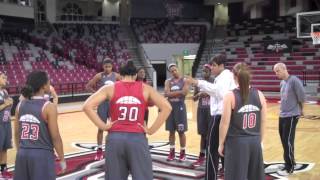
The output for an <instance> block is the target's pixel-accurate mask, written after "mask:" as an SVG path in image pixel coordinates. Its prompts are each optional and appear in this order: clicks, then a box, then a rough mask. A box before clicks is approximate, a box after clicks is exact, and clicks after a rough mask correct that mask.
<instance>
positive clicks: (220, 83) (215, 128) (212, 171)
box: [188, 55, 236, 180]
mask: <svg viewBox="0 0 320 180" xmlns="http://www.w3.org/2000/svg"><path fill="white" fill-rule="evenodd" d="M225 63H226V57H225V56H224V55H217V56H215V57H214V58H213V59H212V60H211V64H210V65H211V73H212V74H213V75H214V76H215V79H214V82H213V83H210V82H207V81H205V80H197V79H193V78H191V77H189V78H188V81H189V82H190V83H191V84H193V85H195V86H198V87H199V88H201V89H202V90H203V92H206V93H208V94H209V95H210V114H211V116H212V118H213V120H212V121H213V123H212V125H211V127H210V131H209V134H208V149H207V161H206V180H212V179H214V180H216V179H217V175H218V167H219V153H218V147H219V125H220V119H221V113H222V107H223V97H224V95H225V94H226V93H227V92H228V91H230V90H233V89H234V88H235V87H236V85H235V82H234V79H233V74H232V73H231V72H230V71H229V70H228V69H225ZM221 162H222V166H223V158H222V159H221ZM219 171H220V173H219V174H221V172H222V171H223V167H222V168H221V169H220V170H219Z"/></svg>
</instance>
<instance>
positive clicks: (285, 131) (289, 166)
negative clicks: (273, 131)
mask: <svg viewBox="0 0 320 180" xmlns="http://www.w3.org/2000/svg"><path fill="white" fill-rule="evenodd" d="M298 119H299V116H292V117H280V118H279V134H280V138H281V143H282V147H283V158H284V162H285V170H287V171H288V172H289V173H292V172H293V170H294V165H295V164H296V162H295V159H294V138H295V134H296V127H297V123H298Z"/></svg>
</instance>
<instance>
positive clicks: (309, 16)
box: [296, 11, 320, 38]
mask: <svg viewBox="0 0 320 180" xmlns="http://www.w3.org/2000/svg"><path fill="white" fill-rule="evenodd" d="M296 18H297V19H296V21H297V38H311V33H312V32H320V11H311V12H301V13H297V15H296Z"/></svg>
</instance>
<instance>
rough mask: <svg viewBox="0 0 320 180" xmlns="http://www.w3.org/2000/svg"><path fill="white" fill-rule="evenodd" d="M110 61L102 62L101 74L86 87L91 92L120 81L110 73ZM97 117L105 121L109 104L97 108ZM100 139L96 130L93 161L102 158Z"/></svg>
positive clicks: (99, 134) (102, 104)
mask: <svg viewBox="0 0 320 180" xmlns="http://www.w3.org/2000/svg"><path fill="white" fill-rule="evenodd" d="M112 66H113V65H112V61H111V59H110V58H105V59H104V60H103V62H102V67H103V72H100V73H98V74H96V75H95V76H94V77H93V78H92V79H91V80H90V81H89V82H88V84H87V85H86V88H87V89H88V90H90V91H91V92H94V91H95V89H94V87H97V89H99V88H101V87H102V86H104V85H111V84H113V83H114V82H115V81H118V80H120V76H119V74H118V73H115V72H112ZM97 111H98V115H99V116H100V118H101V119H102V120H103V121H105V122H106V121H107V119H108V117H109V115H108V114H109V112H108V111H109V102H108V101H104V102H102V103H101V104H99V106H98V110H97ZM102 139H103V130H101V129H98V133H97V144H98V148H97V154H96V156H95V160H101V159H103V158H104V156H103V152H102Z"/></svg>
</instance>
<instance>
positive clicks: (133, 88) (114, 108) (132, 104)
mask: <svg viewBox="0 0 320 180" xmlns="http://www.w3.org/2000/svg"><path fill="white" fill-rule="evenodd" d="M142 84H143V82H140V81H135V82H123V81H118V82H116V83H115V84H114V94H113V97H112V98H111V100H110V117H111V121H116V120H118V121H117V122H116V123H114V124H113V125H112V127H111V128H110V130H109V131H110V132H115V131H116V132H133V133H144V130H143V128H142V127H141V126H140V125H143V124H144V113H145V109H146V106H147V103H146V101H145V99H144V97H143V87H142ZM139 124H140V125H139Z"/></svg>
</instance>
